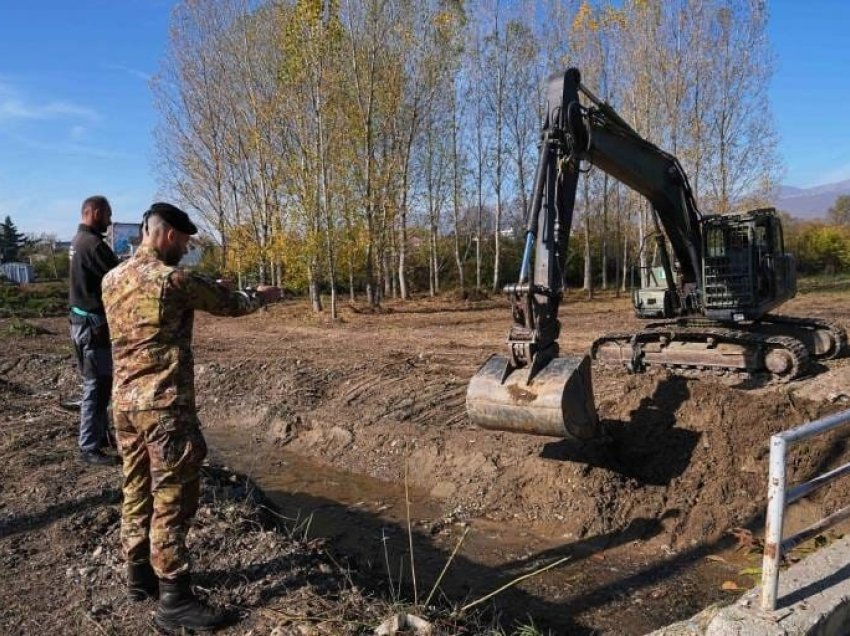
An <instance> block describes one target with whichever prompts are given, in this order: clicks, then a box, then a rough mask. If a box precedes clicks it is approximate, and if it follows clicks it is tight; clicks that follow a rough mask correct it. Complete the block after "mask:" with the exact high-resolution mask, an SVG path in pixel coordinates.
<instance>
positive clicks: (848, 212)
mask: <svg viewBox="0 0 850 636" xmlns="http://www.w3.org/2000/svg"><path fill="white" fill-rule="evenodd" d="M827 215H828V218H829V220H830V222H831V223H834V224H836V225H850V195H847V194H842V195H841V196H840V197H838V198H837V199H836V200H835V203H833V204H832V207H831V208H829V211H828V212H827Z"/></svg>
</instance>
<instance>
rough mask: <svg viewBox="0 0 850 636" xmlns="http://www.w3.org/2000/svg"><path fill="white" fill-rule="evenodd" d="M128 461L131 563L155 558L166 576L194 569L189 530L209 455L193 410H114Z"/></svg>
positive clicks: (126, 536)
mask: <svg viewBox="0 0 850 636" xmlns="http://www.w3.org/2000/svg"><path fill="white" fill-rule="evenodd" d="M113 419H114V422H115V436H116V438H117V440H118V448H119V450H120V451H121V457H122V459H123V463H124V486H123V491H124V503H123V505H122V508H121V543H122V545H123V548H124V556H125V557H126V559H127V562H128V563H143V562H145V561H148V560H150V563H151V565H152V566H153V569H154V572H156V575H157V576H158V577H159V578H161V579H173V578H175V577H177V576H179V575H181V574H183V573H185V572H188V571H189V558H188V553H187V550H186V534H187V533H188V531H189V524H190V523H191V521H192V518H193V517H194V516H195V513H196V512H197V510H198V498H199V496H200V467H201V462H202V461H203V460H204V457H206V454H207V445H206V443H205V442H204V437H203V435H202V434H201V430H200V423H199V422H198V417H197V415H196V414H195V411H194V409H191V408H185V407H184V408H172V409H162V410H147V411H115V412H114V413H113Z"/></svg>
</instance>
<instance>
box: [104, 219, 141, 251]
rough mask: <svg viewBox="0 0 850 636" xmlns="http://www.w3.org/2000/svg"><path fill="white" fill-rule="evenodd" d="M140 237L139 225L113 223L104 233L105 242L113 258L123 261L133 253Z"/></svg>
mask: <svg viewBox="0 0 850 636" xmlns="http://www.w3.org/2000/svg"><path fill="white" fill-rule="evenodd" d="M141 236H142V224H141V223H113V224H112V225H110V226H109V229H108V230H107V231H106V242H107V243H109V247H111V248H112V251H113V252H115V256H117V257H118V258H121V259H124V258H128V257H130V256H132V255H133V254H134V253H135V251H136V248H137V247H138V246H139V240H140V238H141Z"/></svg>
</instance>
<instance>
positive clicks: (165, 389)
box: [103, 247, 261, 411]
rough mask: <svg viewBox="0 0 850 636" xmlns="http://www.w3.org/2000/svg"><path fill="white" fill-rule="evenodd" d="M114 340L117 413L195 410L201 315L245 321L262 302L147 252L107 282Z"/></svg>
mask: <svg viewBox="0 0 850 636" xmlns="http://www.w3.org/2000/svg"><path fill="white" fill-rule="evenodd" d="M103 304H104V306H105V308H106V317H107V321H108V322H109V328H110V332H111V338H112V360H113V366H114V371H113V385H112V386H113V389H112V405H113V408H115V409H116V410H119V411H137V410H147V409H163V408H169V407H172V406H188V407H192V408H194V407H195V372H194V360H193V357H192V324H193V322H194V316H195V310H196V309H200V310H201V311H206V312H209V313H211V314H214V315H216V316H241V315H244V314H249V313H251V312H252V311H255V310H256V309H257V308H259V307H260V305H261V301H260V300H259V299H256V298H252V297H250V296H248V295H247V294H245V293H244V292H231V291H229V290H227V289H226V288H225V287H223V286H222V285H218V284H217V283H215V282H214V281H212V280H209V279H208V278H205V277H204V276H201V275H199V274H195V273H192V272H188V271H186V270H185V269H182V268H180V267H173V266H171V265H167V264H165V263H164V262H163V261H162V260H160V258H159V255H158V254H157V252H156V251H155V250H153V249H151V248H148V247H141V248H139V250H138V251H137V252H136V255H135V256H133V257H132V258H130V259H128V260H127V261H125V262H123V263H121V264H120V265H119V266H118V267H116V268H115V269H113V270H111V271H110V272H109V273H108V274H107V275H106V276H105V277H104V279H103Z"/></svg>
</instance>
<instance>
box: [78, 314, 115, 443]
mask: <svg viewBox="0 0 850 636" xmlns="http://www.w3.org/2000/svg"><path fill="white" fill-rule="evenodd" d="M71 342H72V343H73V344H74V352H75V353H76V354H77V367H78V369H79V370H80V375H81V376H82V378H83V397H82V400H81V402H80V439H79V446H80V450H81V451H93V450H96V449H98V448H100V447H101V446H103V445H105V444H106V443H107V431H108V429H109V415H108V413H107V409H108V407H109V398H110V395H111V393H112V351H111V349H110V347H109V331H108V329H107V327H106V321H105V319H103V318H101V317H99V316H96V315H92V316H89V317H86V318H82V317H79V316H72V317H71Z"/></svg>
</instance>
